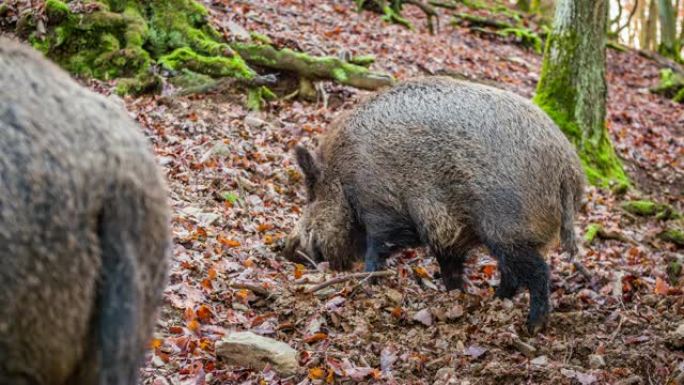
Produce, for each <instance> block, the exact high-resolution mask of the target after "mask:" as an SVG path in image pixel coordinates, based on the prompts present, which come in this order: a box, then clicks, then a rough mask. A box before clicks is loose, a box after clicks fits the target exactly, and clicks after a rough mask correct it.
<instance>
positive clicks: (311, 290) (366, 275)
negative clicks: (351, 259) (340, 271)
mask: <svg viewBox="0 0 684 385" xmlns="http://www.w3.org/2000/svg"><path fill="white" fill-rule="evenodd" d="M392 275H394V273H393V272H391V271H373V272H364V273H352V274H347V275H342V276H337V277H335V278H333V279H329V280H327V281H325V282H321V283H319V284H318V285H316V286H314V287H310V288H308V289H307V290H305V291H304V292H305V293H307V294H312V293H315V292H317V291H319V290H322V289H325V288H326V287H328V286H331V285H334V284H336V283H341V282H346V281H349V280H352V279H358V278H362V279H368V278H377V277H390V276H392Z"/></svg>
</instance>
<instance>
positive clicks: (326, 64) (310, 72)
mask: <svg viewBox="0 0 684 385" xmlns="http://www.w3.org/2000/svg"><path fill="white" fill-rule="evenodd" d="M231 46H232V47H233V48H234V49H235V51H236V52H237V53H238V54H239V55H240V56H242V57H243V58H244V59H245V60H247V61H248V62H250V63H254V64H256V65H259V66H262V67H270V68H276V69H278V70H285V71H292V72H295V73H297V74H299V75H300V76H304V77H306V78H309V79H312V80H315V79H321V78H323V79H330V78H333V79H335V80H336V81H337V82H339V83H342V84H346V85H350V86H353V87H358V88H364V89H375V88H377V87H378V84H381V85H387V84H391V83H392V81H393V79H392V78H391V77H388V76H383V74H374V73H371V72H370V71H369V70H368V69H367V68H365V67H362V66H358V65H354V64H351V63H348V62H345V61H343V60H340V59H339V58H337V57H333V56H311V55H308V54H306V53H303V52H296V51H293V50H291V49H289V48H283V49H281V50H278V49H276V48H274V47H273V46H270V45H262V44H253V43H233V44H232V45H231ZM368 75H377V77H374V76H368Z"/></svg>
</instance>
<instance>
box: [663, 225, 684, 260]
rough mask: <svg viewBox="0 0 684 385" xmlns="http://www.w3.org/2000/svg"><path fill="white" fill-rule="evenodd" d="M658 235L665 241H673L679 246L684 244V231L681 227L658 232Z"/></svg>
mask: <svg viewBox="0 0 684 385" xmlns="http://www.w3.org/2000/svg"><path fill="white" fill-rule="evenodd" d="M658 237H659V238H660V239H662V240H664V241H667V242H672V243H674V244H676V245H678V246H684V231H682V230H681V229H667V230H665V231H663V232H662V233H660V234H658ZM680 270H681V267H680Z"/></svg>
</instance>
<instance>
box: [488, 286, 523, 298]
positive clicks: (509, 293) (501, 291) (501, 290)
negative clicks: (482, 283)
mask: <svg viewBox="0 0 684 385" xmlns="http://www.w3.org/2000/svg"><path fill="white" fill-rule="evenodd" d="M517 291H518V289H517V288H514V287H510V286H503V285H499V287H497V288H496V292H494V296H495V297H496V298H501V299H511V298H513V297H515V294H516V293H517Z"/></svg>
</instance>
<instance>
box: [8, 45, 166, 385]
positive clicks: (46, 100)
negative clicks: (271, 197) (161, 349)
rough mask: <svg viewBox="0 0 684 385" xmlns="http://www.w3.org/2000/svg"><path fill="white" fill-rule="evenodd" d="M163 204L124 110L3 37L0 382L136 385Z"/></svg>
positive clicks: (160, 269) (162, 262)
mask: <svg viewBox="0 0 684 385" xmlns="http://www.w3.org/2000/svg"><path fill="white" fill-rule="evenodd" d="M166 197H167V193H166V188H165V184H164V181H163V178H162V176H161V173H160V172H159V170H158V167H157V162H156V161H155V158H154V156H153V154H152V153H151V151H150V149H149V148H148V143H147V141H146V139H145V138H144V137H143V135H142V132H141V130H140V128H139V127H138V126H137V125H136V124H135V123H134V122H133V121H132V119H130V118H129V117H128V116H127V114H126V113H125V112H124V111H122V110H121V109H120V108H117V106H116V105H115V104H114V103H113V102H112V101H110V100H108V99H107V98H105V97H103V96H101V95H97V94H95V93H93V92H90V91H88V90H86V89H85V88H83V87H81V86H79V85H78V84H77V83H76V82H75V81H73V80H72V79H70V78H69V76H68V75H67V74H66V73H65V72H63V71H62V70H60V69H59V68H57V67H56V66H55V65H53V64H51V63H50V62H48V61H47V60H45V59H44V58H42V57H41V55H40V54H39V53H38V52H35V51H33V50H32V49H29V48H28V47H22V46H20V45H18V44H16V43H14V42H11V41H9V40H6V39H1V38H0V266H1V267H0V384H15V385H17V384H26V385H28V384H31V385H50V384H54V385H57V384H59V385H64V384H83V385H85V384H110V385H131V384H135V383H137V377H138V370H139V365H140V364H141V363H142V359H143V355H144V350H145V348H146V347H147V344H148V343H149V340H150V336H151V333H152V329H153V326H154V324H155V319H156V314H155V313H156V310H157V307H158V305H159V304H160V300H161V294H162V290H163V288H164V285H165V282H166V271H167V258H168V251H169V249H170V236H169V226H168V220H169V211H168V207H167V201H166Z"/></svg>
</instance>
